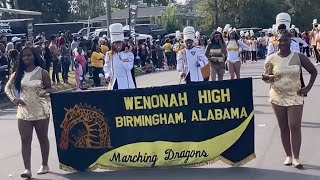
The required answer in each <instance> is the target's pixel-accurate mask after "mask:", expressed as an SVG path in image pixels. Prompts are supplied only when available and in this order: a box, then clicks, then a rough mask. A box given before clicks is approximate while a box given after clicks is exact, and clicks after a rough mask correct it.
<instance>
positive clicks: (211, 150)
mask: <svg viewBox="0 0 320 180" xmlns="http://www.w3.org/2000/svg"><path fill="white" fill-rule="evenodd" d="M51 101H52V113H53V120H54V127H55V135H56V141H57V150H58V156H59V161H60V164H61V168H62V169H64V170H69V171H72V170H78V171H84V170H93V169H96V168H105V169H120V168H141V167H168V166H200V165H206V164H210V163H214V162H216V161H218V160H222V161H224V162H225V163H228V164H230V165H232V166H241V165H243V164H245V163H247V162H248V161H250V160H252V159H253V158H255V154H254V153H255V152H254V110H253V99H252V79H240V80H233V81H221V82H203V83H202V82H200V83H192V84H184V85H174V86H164V87H154V88H142V89H132V90H114V91H107V90H106V91H84V92H62V93H53V94H51Z"/></svg>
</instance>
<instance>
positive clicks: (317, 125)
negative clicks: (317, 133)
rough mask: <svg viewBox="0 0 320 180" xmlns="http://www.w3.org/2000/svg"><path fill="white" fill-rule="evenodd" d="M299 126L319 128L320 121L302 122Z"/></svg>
mask: <svg viewBox="0 0 320 180" xmlns="http://www.w3.org/2000/svg"><path fill="white" fill-rule="evenodd" d="M301 127H304V128H320V123H312V122H302V123H301Z"/></svg>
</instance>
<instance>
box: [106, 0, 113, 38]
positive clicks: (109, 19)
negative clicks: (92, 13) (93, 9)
mask: <svg viewBox="0 0 320 180" xmlns="http://www.w3.org/2000/svg"><path fill="white" fill-rule="evenodd" d="M106 15H107V29H108V37H109V38H110V32H109V26H110V24H111V20H112V19H111V0H106Z"/></svg>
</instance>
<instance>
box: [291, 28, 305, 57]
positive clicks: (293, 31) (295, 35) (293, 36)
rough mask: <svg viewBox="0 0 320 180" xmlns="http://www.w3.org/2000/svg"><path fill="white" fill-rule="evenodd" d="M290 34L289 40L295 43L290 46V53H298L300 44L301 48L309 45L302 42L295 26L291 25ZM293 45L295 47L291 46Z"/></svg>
mask: <svg viewBox="0 0 320 180" xmlns="http://www.w3.org/2000/svg"><path fill="white" fill-rule="evenodd" d="M290 34H291V40H292V41H294V42H296V43H294V44H292V46H291V51H292V52H297V53H300V52H301V51H300V44H302V46H303V47H308V46H309V45H308V44H307V43H306V42H305V41H304V40H302V39H301V38H300V37H299V36H298V34H299V29H298V28H296V26H295V25H292V26H291V29H290ZM293 45H295V46H293Z"/></svg>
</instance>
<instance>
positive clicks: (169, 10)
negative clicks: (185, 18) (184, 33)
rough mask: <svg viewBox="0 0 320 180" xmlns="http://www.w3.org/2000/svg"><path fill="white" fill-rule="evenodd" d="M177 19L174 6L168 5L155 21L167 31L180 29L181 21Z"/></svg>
mask: <svg viewBox="0 0 320 180" xmlns="http://www.w3.org/2000/svg"><path fill="white" fill-rule="evenodd" d="M177 19H178V18H177V9H176V7H175V6H173V5H169V6H167V7H166V9H165V10H164V11H163V13H162V15H161V16H160V17H158V18H157V19H156V22H157V24H158V25H159V26H161V27H162V28H164V29H166V30H167V32H175V31H176V30H178V29H181V23H180V22H179V21H178V20H177Z"/></svg>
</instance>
